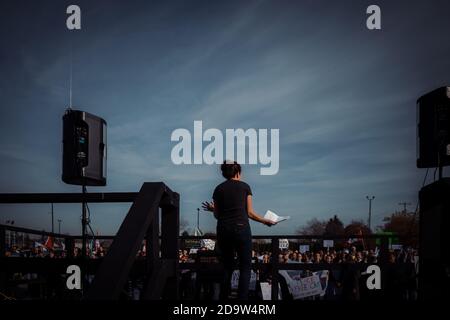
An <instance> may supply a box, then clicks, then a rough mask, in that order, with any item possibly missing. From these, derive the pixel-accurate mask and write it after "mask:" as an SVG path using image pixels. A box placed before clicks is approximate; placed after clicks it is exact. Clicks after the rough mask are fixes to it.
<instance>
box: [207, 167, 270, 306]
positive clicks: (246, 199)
mask: <svg viewBox="0 0 450 320" xmlns="http://www.w3.org/2000/svg"><path fill="white" fill-rule="evenodd" d="M220 169H221V171H222V175H223V177H224V178H225V179H227V180H226V181H225V182H223V183H221V184H219V185H218V186H217V187H216V189H215V190H214V193H213V202H211V203H210V202H203V204H202V206H203V209H204V210H206V211H211V212H214V217H215V218H216V219H217V245H218V249H219V251H220V254H221V258H222V261H223V264H224V267H225V275H224V282H223V284H222V287H221V292H220V298H221V299H227V298H228V295H229V293H230V289H231V288H230V286H231V276H232V274H233V270H234V256H235V253H237V256H238V259H239V272H240V275H239V286H238V299H240V300H247V299H248V291H249V285H250V275H251V261H252V233H251V230H250V223H249V218H250V219H252V220H255V221H258V222H260V223H263V224H265V225H267V226H272V225H274V224H275V223H274V222H273V221H270V220H267V219H264V218H262V217H261V216H259V215H258V214H257V213H256V212H255V211H254V210H253V205H252V191H251V189H250V186H249V185H248V184H246V183H245V182H243V181H241V166H240V165H239V164H238V163H237V162H236V161H224V163H223V164H222V165H221V167H220Z"/></svg>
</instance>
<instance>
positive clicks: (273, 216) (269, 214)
mask: <svg viewBox="0 0 450 320" xmlns="http://www.w3.org/2000/svg"><path fill="white" fill-rule="evenodd" d="M290 218H291V217H289V216H287V217H281V216H279V215H277V214H276V213H275V212H273V211H270V210H267V212H266V214H265V215H264V219H267V220H271V221H273V222H277V223H278V222H281V221H284V220H288V219H290Z"/></svg>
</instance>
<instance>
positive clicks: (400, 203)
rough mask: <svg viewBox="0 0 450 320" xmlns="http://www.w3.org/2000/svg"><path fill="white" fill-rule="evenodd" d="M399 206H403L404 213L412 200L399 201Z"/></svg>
mask: <svg viewBox="0 0 450 320" xmlns="http://www.w3.org/2000/svg"><path fill="white" fill-rule="evenodd" d="M398 205H399V206H403V213H406V206H410V205H411V203H410V202H399V204H398Z"/></svg>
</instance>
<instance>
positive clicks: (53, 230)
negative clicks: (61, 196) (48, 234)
mask: <svg viewBox="0 0 450 320" xmlns="http://www.w3.org/2000/svg"><path fill="white" fill-rule="evenodd" d="M51 214H52V233H54V232H55V229H54V227H55V226H54V224H55V223H54V222H55V221H54V219H53V218H54V216H53V203H52V212H51Z"/></svg>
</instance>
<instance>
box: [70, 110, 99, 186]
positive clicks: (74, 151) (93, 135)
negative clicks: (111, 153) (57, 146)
mask: <svg viewBox="0 0 450 320" xmlns="http://www.w3.org/2000/svg"><path fill="white" fill-rule="evenodd" d="M62 180H63V181H64V182H65V183H68V184H76V185H84V186H104V185H106V121H105V120H103V119H102V118H100V117H97V116H95V115H93V114H90V113H87V112H84V111H79V110H72V109H68V110H67V111H66V113H65V114H64V116H63V165H62Z"/></svg>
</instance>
